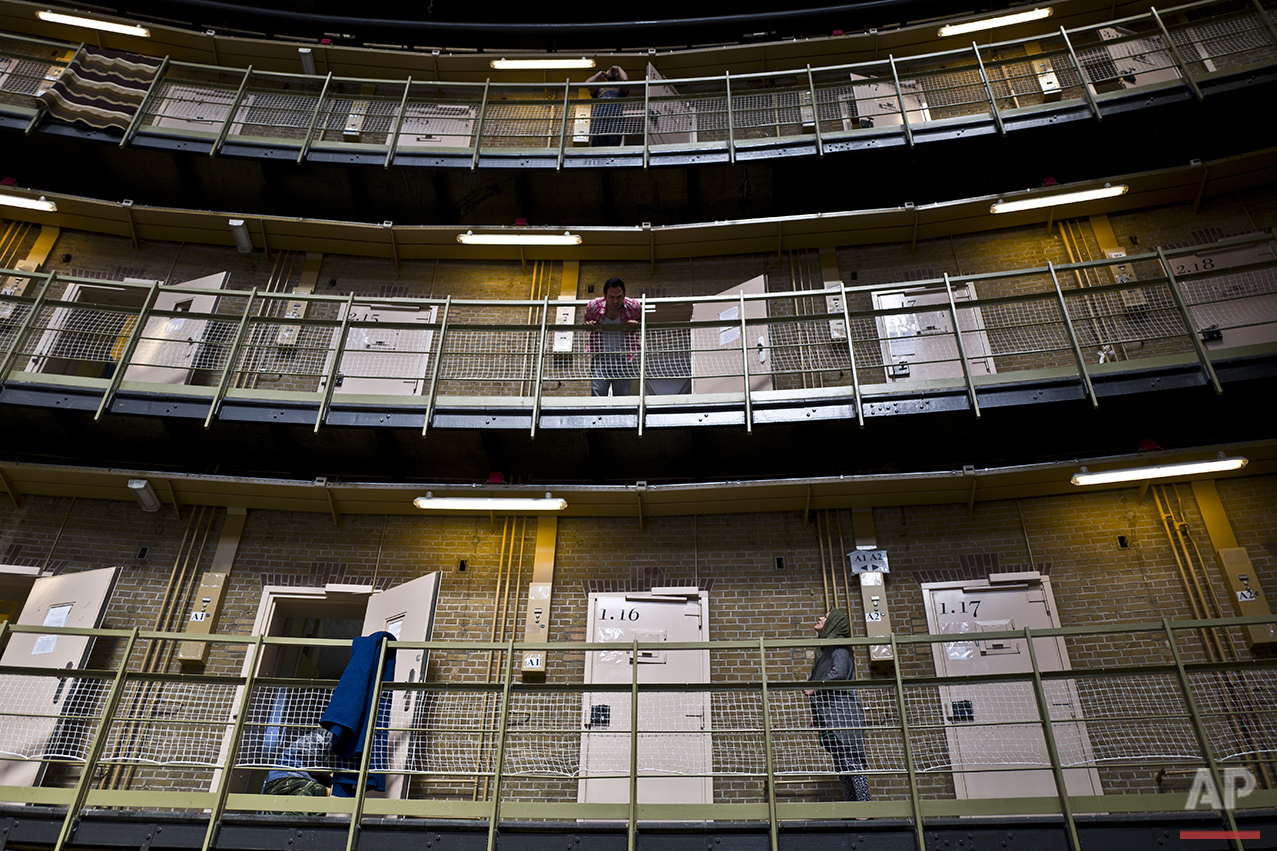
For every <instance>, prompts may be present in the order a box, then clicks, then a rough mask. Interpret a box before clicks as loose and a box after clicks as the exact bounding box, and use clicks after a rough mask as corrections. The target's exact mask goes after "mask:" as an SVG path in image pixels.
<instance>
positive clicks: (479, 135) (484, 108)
mask: <svg viewBox="0 0 1277 851" xmlns="http://www.w3.org/2000/svg"><path fill="white" fill-rule="evenodd" d="M491 85H492V78H491V77H489V78H487V79H486V80H484V81H483V100H481V101H479V120H478V121H477V122H476V123H475V128H474V156H472V157H471V158H470V170H471V171H474V170H475V169H476V168H478V167H479V145H480V143H481V142H482V141H483V119H484V117H485V116H486V115H487V114H488V87H489V86H491Z"/></svg>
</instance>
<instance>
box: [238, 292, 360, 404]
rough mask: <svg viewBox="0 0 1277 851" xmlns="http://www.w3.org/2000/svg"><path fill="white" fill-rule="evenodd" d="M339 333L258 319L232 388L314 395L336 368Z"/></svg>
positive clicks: (245, 342) (251, 323)
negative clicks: (335, 358)
mask: <svg viewBox="0 0 1277 851" xmlns="http://www.w3.org/2000/svg"><path fill="white" fill-rule="evenodd" d="M268 309H269V308H268ZM337 333H338V328H337V327H335V326H332V325H299V324H297V323H290V322H284V321H281V320H279V319H278V318H275V319H274V320H273V319H272V318H268V317H262V318H254V319H252V320H250V321H249V324H248V330H247V332H246V333H245V335H244V339H243V342H242V344H241V345H240V348H239V352H238V354H237V356H236V358H235V362H234V363H233V364H232V365H231V376H230V386H231V387H233V388H244V389H253V390H255V389H259V388H260V389H274V390H280V391H300V392H314V391H316V390H318V389H319V388H320V386H321V382H322V381H323V379H324V377H325V376H327V375H328V372H329V367H330V366H331V365H332V358H333V354H334V352H335V350H336V346H335V344H334V343H335V340H336V338H337Z"/></svg>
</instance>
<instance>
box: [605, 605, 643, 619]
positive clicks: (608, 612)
mask: <svg viewBox="0 0 1277 851" xmlns="http://www.w3.org/2000/svg"><path fill="white" fill-rule="evenodd" d="M638 619H639V611H638V609H626V608H622V607H619V606H614V607H613V608H610V609H609V608H606V607H603V606H600V607H599V620H600V621H636V620H638Z"/></svg>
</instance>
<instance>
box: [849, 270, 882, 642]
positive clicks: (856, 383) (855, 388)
mask: <svg viewBox="0 0 1277 851" xmlns="http://www.w3.org/2000/svg"><path fill="white" fill-rule="evenodd" d="M841 286H842V327H843V330H844V331H845V332H846V333H847V362H848V363H850V364H851V395H852V396H853V397H854V398H855V400H856V423H857V424H858V425H859V426H860V427H861V428H864V427H865V412H864V411H863V410H862V405H861V403H860V378H859V376H858V375H857V374H856V344H855V341H854V340H852V338H851V313H850V312H849V311H848V310H847V285H846V284H842V285H841ZM892 658H895V657H894V656H893V657H892Z"/></svg>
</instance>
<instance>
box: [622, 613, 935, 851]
mask: <svg viewBox="0 0 1277 851" xmlns="http://www.w3.org/2000/svg"><path fill="white" fill-rule="evenodd" d="M635 667H637V665H635ZM758 676H759V680H760V681H761V686H760V687H761V689H762V691H761V698H762V702H763V759H764V760H765V762H766V765H767V832H768V835H769V836H770V838H771V851H780V835H779V833H778V830H777V827H778V825H777V821H776V766H775V765H773V764H772V718H771V715H772V711H771V701H770V699H769V697H768V693H767V644H766V643H765V641H764V640H763V639H761V638H760V639H758ZM923 851H926V849H925V848H924V849H923Z"/></svg>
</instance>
